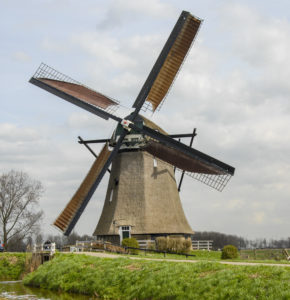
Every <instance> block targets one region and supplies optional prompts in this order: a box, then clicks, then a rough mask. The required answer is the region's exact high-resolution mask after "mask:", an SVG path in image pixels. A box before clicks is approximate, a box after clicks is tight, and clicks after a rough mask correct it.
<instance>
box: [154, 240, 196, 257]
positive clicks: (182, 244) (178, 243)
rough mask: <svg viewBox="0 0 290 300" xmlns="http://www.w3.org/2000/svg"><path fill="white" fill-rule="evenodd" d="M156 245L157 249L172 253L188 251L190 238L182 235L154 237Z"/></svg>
mask: <svg viewBox="0 0 290 300" xmlns="http://www.w3.org/2000/svg"><path fill="white" fill-rule="evenodd" d="M156 247H157V250H159V251H166V252H173V253H183V254H186V253H189V252H190V250H191V239H190V238H188V239H185V238H184V237H181V236H180V237H169V236H167V237H163V236H162V237H158V238H156Z"/></svg>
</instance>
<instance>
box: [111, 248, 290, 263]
mask: <svg viewBox="0 0 290 300" xmlns="http://www.w3.org/2000/svg"><path fill="white" fill-rule="evenodd" d="M243 251H253V250H243ZM257 251H259V250H257ZM268 251H270V250H268ZM271 251H273V250H271ZM274 251H275V250H274ZM280 251H281V250H280ZM108 253H110V252H108ZM271 253H272V252H271ZM110 254H115V255H119V254H117V253H110ZM191 254H194V255H195V256H188V257H187V258H186V257H185V256H184V255H176V254H166V256H165V257H164V255H163V254H162V253H154V252H148V253H147V254H146V255H145V254H144V251H140V252H139V254H138V255H134V256H135V257H140V258H150V259H177V260H185V259H186V260H204V261H221V251H203V250H194V251H192V252H191ZM243 257H245V256H243ZM243 257H240V258H237V259H227V260H226V261H233V262H249V263H271V264H290V261H287V260H286V259H285V258H284V257H282V256H281V260H275V259H263V258H262V256H261V255H259V256H258V255H257V259H254V257H252V256H247V257H245V258H243ZM264 257H266V258H267V257H271V256H270V255H269V254H266V255H265V256H264ZM283 258H284V260H283Z"/></svg>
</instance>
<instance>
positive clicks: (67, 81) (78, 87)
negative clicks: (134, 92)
mask: <svg viewBox="0 0 290 300" xmlns="http://www.w3.org/2000/svg"><path fill="white" fill-rule="evenodd" d="M29 81H30V83H32V84H34V85H36V86H38V87H40V88H42V89H44V90H46V91H48V92H50V93H52V94H55V95H57V96H59V97H60V98H62V99H64V100H67V101H69V102H71V103H73V104H75V105H77V106H79V107H81V108H84V109H86V110H87V111H89V112H92V113H94V114H96V115H98V116H100V117H102V118H104V119H109V118H113V119H116V121H119V119H118V118H116V117H115V116H114V115H112V113H113V112H114V111H115V110H116V109H117V108H118V105H119V102H118V101H116V100H113V99H111V98H110V97H108V96H105V95H103V94H101V93H99V92H97V91H94V90H92V89H90V88H88V87H86V86H85V85H83V84H81V83H79V82H77V81H76V80H74V79H72V78H70V77H68V76H66V75H64V74H62V73H60V72H58V71H56V70H54V69H53V68H51V67H49V66H48V65H46V64H44V63H42V64H41V65H40V66H39V68H38V69H37V70H36V72H35V74H34V75H33V77H32V78H31V79H30V80H29Z"/></svg>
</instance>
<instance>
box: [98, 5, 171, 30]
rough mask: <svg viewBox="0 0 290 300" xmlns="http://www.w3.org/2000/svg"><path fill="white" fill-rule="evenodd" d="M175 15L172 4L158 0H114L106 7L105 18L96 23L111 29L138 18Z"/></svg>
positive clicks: (100, 27)
mask: <svg viewBox="0 0 290 300" xmlns="http://www.w3.org/2000/svg"><path fill="white" fill-rule="evenodd" d="M174 15H175V9H174V7H173V6H172V5H170V4H168V3H166V2H164V1H159V0H147V1H146V0H139V1H138V2H137V1H134V0H114V1H112V4H111V5H110V6H109V7H108V9H107V13H106V16H105V18H104V19H103V20H102V21H101V22H100V23H99V24H98V26H97V27H98V29H112V28H115V27H117V26H122V25H123V24H124V23H125V22H126V23H127V24H128V21H132V20H134V21H135V20H138V18H139V19H140V18H144V17H146V18H147V20H148V17H153V18H158V19H160V18H170V17H172V16H174Z"/></svg>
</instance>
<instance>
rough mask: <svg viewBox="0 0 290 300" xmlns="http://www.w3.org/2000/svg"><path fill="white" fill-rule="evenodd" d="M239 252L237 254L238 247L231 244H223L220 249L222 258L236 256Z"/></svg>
mask: <svg viewBox="0 0 290 300" xmlns="http://www.w3.org/2000/svg"><path fill="white" fill-rule="evenodd" d="M238 257H239V254H238V249H237V247H235V246H233V245H227V246H224V248H223V250H222V257H221V258H222V259H232V258H238Z"/></svg>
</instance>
